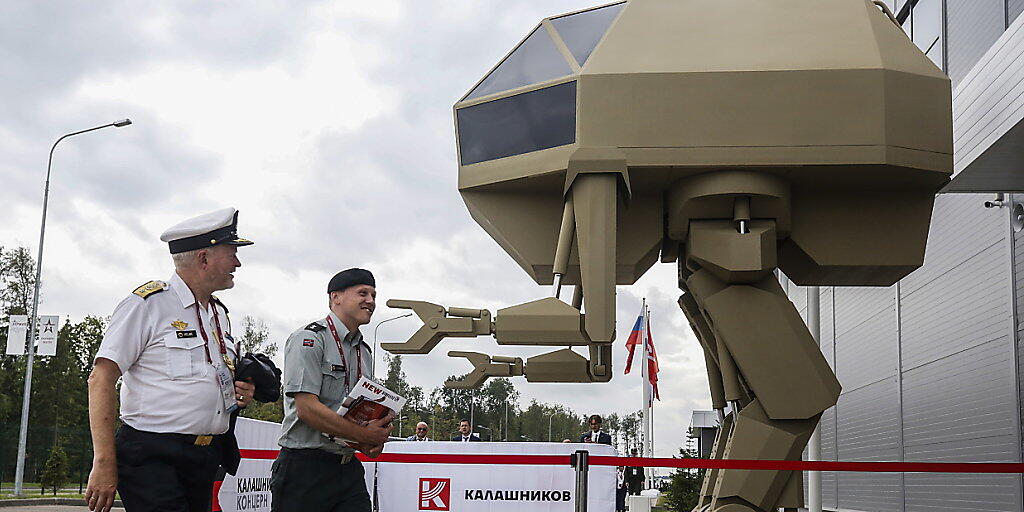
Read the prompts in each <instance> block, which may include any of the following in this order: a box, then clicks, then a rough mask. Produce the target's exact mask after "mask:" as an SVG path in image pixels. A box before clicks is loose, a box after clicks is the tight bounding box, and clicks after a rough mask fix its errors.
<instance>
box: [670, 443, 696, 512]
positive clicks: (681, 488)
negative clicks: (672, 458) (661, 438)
mask: <svg viewBox="0 0 1024 512" xmlns="http://www.w3.org/2000/svg"><path fill="white" fill-rule="evenodd" d="M679 455H680V457H682V458H696V457H697V453H696V452H694V451H692V450H688V449H685V448H680V449H679ZM677 458H678V457H677ZM704 472H705V470H703V469H688V468H679V469H677V470H676V471H675V473H672V476H670V477H669V481H668V484H666V485H665V486H664V487H662V491H663V492H664V493H665V506H666V507H668V509H669V510H675V511H677V512H689V511H690V510H692V509H693V508H694V507H695V506H697V500H698V499H699V498H700V486H701V483H702V482H703V481H704Z"/></svg>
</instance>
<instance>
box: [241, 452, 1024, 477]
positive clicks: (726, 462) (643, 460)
mask: <svg viewBox="0 0 1024 512" xmlns="http://www.w3.org/2000/svg"><path fill="white" fill-rule="evenodd" d="M240 451H241V453H242V458H243V459H264V460H266V459H274V458H277V450H240ZM356 457H357V458H358V459H359V460H361V461H363V462H404V463H407V464H515V465H523V466H568V465H569V456H568V455H484V454H454V453H382V454H381V455H380V456H379V457H377V458H376V459H371V458H369V457H367V456H365V455H363V454H361V453H359V454H356ZM590 465H591V466H632V467H648V468H682V469H702V468H703V469H761V470H782V471H844V472H871V473H1024V464H1022V463H1017V462H833V461H802V460H737V459H674V458H648V457H612V456H606V455H592V456H591V457H590Z"/></svg>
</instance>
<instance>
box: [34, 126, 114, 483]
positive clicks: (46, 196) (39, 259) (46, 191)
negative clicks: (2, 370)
mask: <svg viewBox="0 0 1024 512" xmlns="http://www.w3.org/2000/svg"><path fill="white" fill-rule="evenodd" d="M130 124H132V121H131V119H121V120H119V121H114V122H113V123H108V124H105V125H102V126H95V127H93V128H89V129H87V130H81V131H77V132H71V133H66V134H64V135H61V136H60V138H59V139H57V141H56V142H54V143H53V146H52V147H50V159H49V160H48V161H47V163H46V185H45V186H44V188H43V220H42V221H41V222H40V223H39V255H38V256H36V285H35V293H34V295H33V297H32V316H31V317H29V318H30V321H29V325H30V326H31V327H30V328H29V335H28V340H27V342H26V345H27V350H28V363H27V364H26V365H25V395H24V396H23V397H22V399H21V430H20V431H19V432H18V465H17V469H16V470H15V475H14V495H15V496H18V497H21V496H22V495H23V494H22V486H23V484H24V482H25V449H26V445H27V442H28V406H29V398H30V397H31V395H32V362H33V360H34V359H35V341H36V323H37V321H38V319H39V286H40V279H41V277H42V272H43V236H44V235H45V234H46V206H47V204H48V203H49V200H50V169H51V168H52V167H53V150H55V149H57V144H60V141H62V140H64V139H66V138H68V137H72V136H74V135H80V134H83V133H87V132H91V131H95V130H99V129H102V128H110V127H111V126H115V127H117V128H121V127H122V126H128V125H130Z"/></svg>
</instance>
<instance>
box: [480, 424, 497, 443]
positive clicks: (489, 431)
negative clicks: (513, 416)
mask: <svg viewBox="0 0 1024 512" xmlns="http://www.w3.org/2000/svg"><path fill="white" fill-rule="evenodd" d="M476 428H482V429H484V430H486V431H487V440H488V441H494V434H492V433H491V429H489V428H487V427H485V426H483V425H477V426H476Z"/></svg>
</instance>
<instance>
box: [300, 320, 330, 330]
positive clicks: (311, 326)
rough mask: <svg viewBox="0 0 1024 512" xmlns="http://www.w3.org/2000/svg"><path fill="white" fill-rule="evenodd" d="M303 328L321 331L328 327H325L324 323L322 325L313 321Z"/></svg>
mask: <svg viewBox="0 0 1024 512" xmlns="http://www.w3.org/2000/svg"><path fill="white" fill-rule="evenodd" d="M303 329H305V330H307V331H313V332H320V331H322V330H324V329H326V327H324V326H322V325H320V324H318V323H316V322H313V323H311V324H309V325H307V326H305V327H303Z"/></svg>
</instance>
